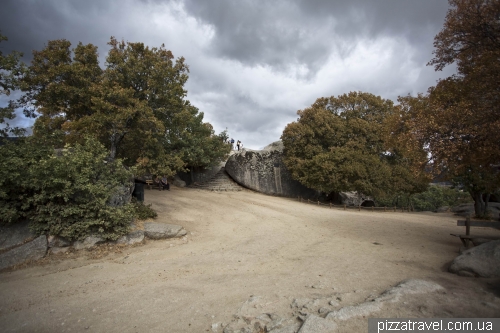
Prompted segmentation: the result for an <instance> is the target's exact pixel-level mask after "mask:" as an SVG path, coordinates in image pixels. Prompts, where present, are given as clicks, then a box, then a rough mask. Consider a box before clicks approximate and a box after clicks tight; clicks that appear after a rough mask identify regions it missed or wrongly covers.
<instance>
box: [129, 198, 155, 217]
mask: <svg viewBox="0 0 500 333" xmlns="http://www.w3.org/2000/svg"><path fill="white" fill-rule="evenodd" d="M132 204H133V206H134V215H135V217H136V218H137V219H139V220H147V219H154V218H156V217H157V216H158V214H157V213H156V212H155V211H154V210H153V208H151V204H149V205H145V204H144V203H143V202H140V201H137V200H135V198H132Z"/></svg>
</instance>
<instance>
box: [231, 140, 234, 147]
mask: <svg viewBox="0 0 500 333" xmlns="http://www.w3.org/2000/svg"><path fill="white" fill-rule="evenodd" d="M231 149H234V139H233V138H231Z"/></svg>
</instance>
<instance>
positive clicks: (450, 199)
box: [377, 185, 472, 211]
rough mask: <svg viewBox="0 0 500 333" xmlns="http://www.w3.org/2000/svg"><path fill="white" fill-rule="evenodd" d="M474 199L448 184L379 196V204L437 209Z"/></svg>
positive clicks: (427, 209) (419, 209) (424, 209)
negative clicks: (420, 191) (424, 189)
mask: <svg viewBox="0 0 500 333" xmlns="http://www.w3.org/2000/svg"><path fill="white" fill-rule="evenodd" d="M471 200H472V199H471V197H470V195H469V193H467V192H463V191H461V190H459V189H457V188H451V187H446V186H434V185H433V186H429V188H428V189H427V191H425V192H422V193H417V194H414V195H412V196H409V195H395V196H392V197H385V198H377V205H378V206H387V207H394V206H395V207H408V206H411V207H413V209H414V210H416V211H435V210H437V209H438V208H439V207H443V206H456V205H459V204H462V203H467V202H470V201H471Z"/></svg>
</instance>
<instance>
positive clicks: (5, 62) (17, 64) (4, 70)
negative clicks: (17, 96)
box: [0, 33, 25, 136]
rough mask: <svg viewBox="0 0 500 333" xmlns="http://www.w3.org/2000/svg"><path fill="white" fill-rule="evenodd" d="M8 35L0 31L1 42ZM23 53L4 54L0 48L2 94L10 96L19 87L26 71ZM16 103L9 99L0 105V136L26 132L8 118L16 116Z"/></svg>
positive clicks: (0, 84)
mask: <svg viewBox="0 0 500 333" xmlns="http://www.w3.org/2000/svg"><path fill="white" fill-rule="evenodd" d="M6 40H7V37H5V36H3V35H2V34H1V33H0V43H1V42H2V41H6ZM21 57H22V53H19V52H15V51H14V52H12V53H11V54H9V55H4V54H3V53H2V51H1V48H0V95H7V96H9V95H10V93H11V91H12V90H16V89H18V88H19V79H20V77H21V76H22V75H23V73H24V71H25V66H24V64H23V63H22V62H21V61H20V59H21ZM14 111H15V103H14V101H9V104H8V105H7V106H6V107H0V125H2V128H0V136H8V135H9V134H10V133H12V134H14V135H16V136H20V135H22V134H24V132H25V131H24V129H21V128H18V127H11V126H10V125H9V123H8V120H9V119H10V120H12V119H14V118H15V113H14Z"/></svg>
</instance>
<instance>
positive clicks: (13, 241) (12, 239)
mask: <svg viewBox="0 0 500 333" xmlns="http://www.w3.org/2000/svg"><path fill="white" fill-rule="evenodd" d="M28 224H29V222H28V221H24V222H20V223H15V224H12V225H9V226H3V227H1V228H0V251H2V250H6V249H9V248H11V247H14V246H17V245H21V244H23V243H24V242H25V241H26V240H28V239H31V238H34V237H35V234H34V233H32V232H31V231H30V229H29V227H28Z"/></svg>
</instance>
